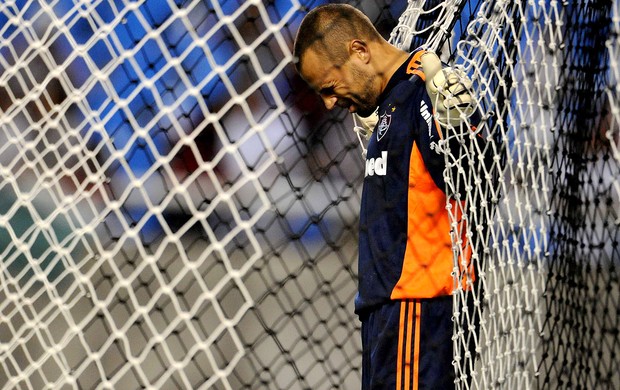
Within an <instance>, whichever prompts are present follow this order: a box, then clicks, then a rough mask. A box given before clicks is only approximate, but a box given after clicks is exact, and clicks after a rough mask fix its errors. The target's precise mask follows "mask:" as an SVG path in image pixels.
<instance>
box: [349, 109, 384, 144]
mask: <svg viewBox="0 0 620 390" xmlns="http://www.w3.org/2000/svg"><path fill="white" fill-rule="evenodd" d="M377 122H379V114H377V111H375V112H373V113H372V114H371V115H370V116H368V117H366V118H362V117H361V116H359V115H357V114H355V113H354V114H353V130H355V132H356V133H357V134H359V135H360V136H362V137H364V138H366V139H370V136H371V135H372V132H373V130H374V129H375V125H376V124H377Z"/></svg>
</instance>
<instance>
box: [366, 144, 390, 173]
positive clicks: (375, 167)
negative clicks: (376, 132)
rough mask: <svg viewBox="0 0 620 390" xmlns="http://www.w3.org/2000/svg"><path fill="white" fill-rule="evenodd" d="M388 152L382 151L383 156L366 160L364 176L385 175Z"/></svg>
mask: <svg viewBox="0 0 620 390" xmlns="http://www.w3.org/2000/svg"><path fill="white" fill-rule="evenodd" d="M387 158H388V152H387V151H385V150H384V151H382V152H381V157H376V158H369V159H368V160H366V172H365V173H364V176H375V175H377V176H385V175H386V173H387Z"/></svg>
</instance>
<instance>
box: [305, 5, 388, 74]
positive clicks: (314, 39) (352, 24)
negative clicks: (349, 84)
mask: <svg viewBox="0 0 620 390" xmlns="http://www.w3.org/2000/svg"><path fill="white" fill-rule="evenodd" d="M355 39H358V40H362V41H365V42H374V41H380V40H382V39H383V38H382V37H381V34H379V32H378V31H377V29H376V28H375V27H374V26H373V24H372V22H371V21H370V19H368V17H367V16H366V15H364V14H363V13H362V12H361V11H359V10H358V9H356V8H354V7H352V6H350V5H348V4H325V5H322V6H319V7H317V8H315V9H313V10H312V11H310V12H309V13H308V14H307V15H306V16H305V18H304V20H303V21H302V22H301V25H300V26H299V30H298V32H297V37H296V38H295V47H294V49H293V54H294V55H295V58H296V59H297V61H296V63H295V65H296V67H297V70H300V69H301V68H302V66H303V60H304V54H305V53H306V52H307V51H308V49H312V50H315V51H316V52H317V54H319V55H321V56H322V57H324V58H325V59H329V60H330V61H331V63H332V64H334V65H336V66H339V65H342V64H343V63H345V62H346V61H347V59H348V58H349V55H350V53H349V48H348V44H349V43H350V42H351V41H353V40H355Z"/></svg>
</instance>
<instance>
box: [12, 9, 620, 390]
mask: <svg viewBox="0 0 620 390" xmlns="http://www.w3.org/2000/svg"><path fill="white" fill-rule="evenodd" d="M321 3H324V2H322V1H297V0H288V1H284V0H283V1H278V0H269V1H254V0H246V1H242V0H237V1H233V0H219V1H209V0H207V1H202V0H200V1H198V0H196V1H190V0H149V1H139V0H135V1H124V2H120V1H112V0H96V1H82V2H77V1H69V0H55V1H40V0H9V1H3V2H2V3H1V4H0V251H1V252H0V253H1V255H0V387H1V388H7V389H46V388H47V389H57V388H76V389H77V388H80V389H82V388H83V389H91V388H92V389H134V388H136V389H137V388H156V389H177V388H182V389H198V388H204V389H235V390H236V389H250V388H252V389H254V388H269V389H272V388H273V389H326V390H327V389H336V388H339V389H357V388H359V384H360V378H361V371H360V370H361V369H360V366H361V342H360V337H359V328H360V324H359V321H358V319H357V317H356V316H355V315H354V314H353V299H354V296H355V294H356V292H357V252H358V249H357V236H358V211H359V207H360V197H361V184H362V181H363V177H364V160H363V157H362V148H363V146H364V145H363V144H362V145H360V144H359V141H358V138H357V137H356V134H355V133H354V132H353V131H352V128H353V121H352V119H351V118H350V116H349V115H348V114H347V113H346V112H343V111H338V110H336V111H333V112H325V110H324V108H323V107H322V104H321V102H320V101H319V100H318V99H317V97H316V96H314V93H313V92H312V91H309V90H308V89H307V87H306V86H305V84H304V83H303V81H301V80H300V79H299V77H298V76H297V75H296V74H295V71H294V68H293V66H292V61H293V57H292V54H291V50H292V41H293V39H294V35H295V32H296V29H297V27H298V25H299V23H300V21H301V19H302V17H303V15H304V14H305V12H307V10H308V9H311V8H313V7H315V6H317V5H318V4H321ZM348 3H350V4H353V5H355V6H356V7H357V8H359V9H361V10H362V11H364V12H365V13H366V14H367V15H369V17H370V18H371V20H373V22H375V24H376V26H377V27H378V28H379V31H380V32H381V33H383V34H384V35H385V36H386V37H389V38H390V40H391V42H392V43H393V44H395V45H397V46H399V47H401V48H403V49H405V50H412V49H414V48H416V47H418V46H427V47H430V48H433V49H435V50H436V51H437V52H438V53H440V54H441V57H442V59H443V60H444V61H445V62H446V63H447V64H449V65H450V66H454V67H459V68H461V69H462V70H463V71H464V72H465V73H466V74H467V75H468V76H469V77H470V78H471V79H472V81H473V86H474V92H475V96H476V98H477V100H478V106H479V109H480V113H481V116H482V121H481V123H480V124H479V125H478V129H477V131H478V132H480V133H481V134H482V135H484V137H485V138H486V139H487V140H488V142H487V144H486V145H487V146H486V148H485V150H476V148H475V147H474V146H471V147H469V148H467V147H465V148H459V149H458V150H454V149H451V148H449V147H445V148H441V150H440V151H441V153H442V154H443V155H444V159H445V162H446V166H447V167H448V168H449V169H447V170H446V175H445V177H446V187H447V191H448V192H450V189H454V188H461V187H464V188H465V189H466V191H465V192H462V193H459V194H458V197H459V199H458V202H456V203H450V204H452V205H457V207H448V212H449V215H450V217H451V221H452V226H453V233H454V234H453V236H452V237H453V249H454V253H455V256H454V258H455V264H454V269H455V273H454V277H455V281H454V285H455V286H456V287H455V290H454V292H453V297H454V302H455V311H454V314H453V318H454V337H453V341H454V347H455V360H454V370H455V373H456V378H457V386H458V387H459V388H462V389H488V388H510V389H512V388H518V389H522V388H523V389H527V388H538V387H543V388H547V387H550V388H555V387H566V388H618V387H620V374H619V373H620V367H619V364H618V359H617V354H618V353H619V351H620V335H619V332H620V323H619V321H620V316H619V315H618V308H619V307H620V302H619V299H620V286H619V280H618V273H617V267H618V265H619V264H620V254H619V251H620V249H619V247H618V244H619V241H620V235H619V231H620V230H619V226H620V182H619V180H620V179H619V178H620V151H619V147H620V133H619V123H618V120H619V119H620V105H619V103H618V102H617V101H616V97H617V96H618V92H619V87H618V80H619V79H620V65H619V59H620V54H619V51H620V42H619V39H618V36H619V34H620V22H619V21H620V6H618V4H616V2H608V1H602V0H591V1H587V0H583V1H575V2H557V1H551V0H541V1H516V2H515V1H501V0H495V1H493V0H467V1H466V0H462V1H460V0H450V1H437V0H428V1H423V0H410V1H409V2H406V1H405V0H397V1H385V2H383V1H361V0H360V1H349V2H348ZM458 130H459V129H455V128H448V129H446V135H447V138H448V139H450V140H456V141H457V143H461V144H463V145H471V144H470V143H468V142H467V137H469V136H470V135H471V134H470V133H468V132H460V131H458ZM480 155H485V156H489V155H490V156H491V161H492V163H491V164H489V165H488V166H487V165H483V166H482V168H481V164H479V161H480V160H479V156H480ZM488 183H493V185H492V186H489V185H488ZM462 237H467V238H468V240H467V245H466V246H464V245H463V242H461V241H460V240H461V238H462ZM465 252H467V253H469V252H471V261H472V263H473V265H474V266H475V268H476V270H477V279H476V281H475V282H474V283H473V284H472V285H471V286H470V287H471V288H463V286H464V283H462V282H463V281H462V280H459V278H460V277H461V276H460V275H459V272H458V270H459V269H460V268H459V267H460V266H461V264H459V262H460V261H461V260H462V259H464V258H467V256H464V253H465ZM469 282H471V280H470V281H469ZM465 285H467V282H465ZM467 302H470V303H472V304H473V307H474V310H473V311H472V310H466V306H467V304H466V303H467Z"/></svg>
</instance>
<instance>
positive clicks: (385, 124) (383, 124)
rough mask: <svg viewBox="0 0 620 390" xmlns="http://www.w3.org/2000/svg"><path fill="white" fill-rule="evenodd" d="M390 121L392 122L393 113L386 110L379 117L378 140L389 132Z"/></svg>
mask: <svg viewBox="0 0 620 390" xmlns="http://www.w3.org/2000/svg"><path fill="white" fill-rule="evenodd" d="M390 123H392V115H389V114H388V113H387V111H386V112H384V113H383V115H381V117H379V126H378V127H377V141H381V138H383V136H384V135H385V133H387V131H388V129H389V128H390Z"/></svg>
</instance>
